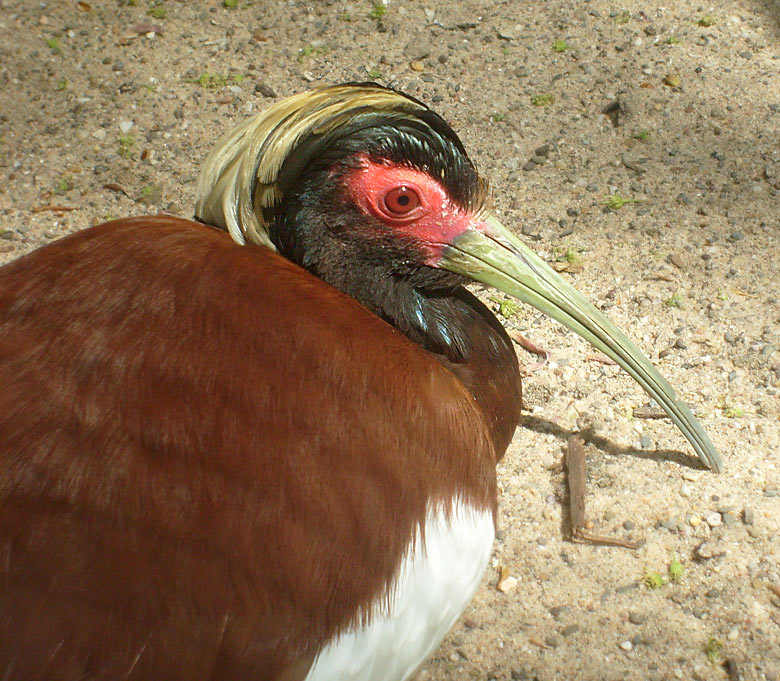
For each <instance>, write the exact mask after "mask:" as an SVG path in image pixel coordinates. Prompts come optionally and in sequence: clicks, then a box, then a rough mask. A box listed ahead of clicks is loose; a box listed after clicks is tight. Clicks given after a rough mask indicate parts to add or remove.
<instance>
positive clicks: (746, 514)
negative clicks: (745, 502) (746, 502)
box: [742, 506, 755, 525]
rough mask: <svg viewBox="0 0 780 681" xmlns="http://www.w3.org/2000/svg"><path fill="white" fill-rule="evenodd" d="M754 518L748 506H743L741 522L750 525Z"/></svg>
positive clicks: (753, 513)
mask: <svg viewBox="0 0 780 681" xmlns="http://www.w3.org/2000/svg"><path fill="white" fill-rule="evenodd" d="M754 520H755V512H754V511H753V509H752V508H751V507H750V506H745V508H743V509H742V522H744V523H745V525H752V524H753V521H754Z"/></svg>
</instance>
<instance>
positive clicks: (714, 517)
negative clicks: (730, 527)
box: [704, 511, 723, 527]
mask: <svg viewBox="0 0 780 681" xmlns="http://www.w3.org/2000/svg"><path fill="white" fill-rule="evenodd" d="M704 520H706V521H707V525H709V526H710V527H718V525H720V524H721V523H722V522H723V517H722V516H721V515H720V513H718V512H716V511H710V512H709V513H708V514H707V515H706V516H705V517H704Z"/></svg>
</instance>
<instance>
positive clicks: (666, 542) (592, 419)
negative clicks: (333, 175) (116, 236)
mask: <svg viewBox="0 0 780 681" xmlns="http://www.w3.org/2000/svg"><path fill="white" fill-rule="evenodd" d="M228 4H230V3H228ZM372 13H373V16H372ZM380 14H382V8H375V7H374V5H373V4H372V3H370V2H342V1H341V0H333V1H325V2H315V1H312V2H297V1H294V0H291V1H289V2H261V1H259V0H258V1H255V2H250V1H249V0H238V7H236V8H234V9H233V8H227V7H225V6H224V4H223V2H221V1H220V2H217V1H216V0H213V1H211V2H195V1H193V2H177V1H175V0H167V1H162V0H160V1H157V2H151V1H150V2H147V1H146V0H136V1H135V2H127V1H122V2H117V1H116V0H111V1H108V0H106V1H105V2H103V1H101V0H89V2H73V1H71V0H68V1H67V2H55V1H53V0H50V1H48V2H33V0H0V86H1V87H2V97H1V98H0V177H2V182H0V258H2V260H3V261H8V260H11V259H13V258H15V257H18V256H20V255H22V254H23V253H26V252H28V251H30V250H32V249H34V248H36V247H38V246H40V245H41V244H44V243H47V242H48V241H49V240H51V239H54V238H58V237H60V236H62V235H64V234H67V233H69V232H72V231H74V230H77V229H82V228H84V227H87V226H89V225H91V224H94V223H98V222H102V221H104V220H107V219H109V218H114V217H124V216H130V215H137V214H144V213H150V212H151V213H155V212H158V211H160V210H166V211H170V212H173V213H175V214H178V215H182V216H189V215H191V214H192V208H193V204H194V196H193V195H194V190H195V181H196V178H197V174H198V169H199V165H200V162H201V160H202V159H203V157H204V156H205V154H206V153H207V151H208V150H209V148H210V147H211V145H212V144H213V142H214V140H215V139H216V138H217V137H218V136H220V135H221V134H223V133H224V132H226V131H227V130H228V129H230V128H231V127H232V126H233V125H235V124H236V123H237V122H239V121H241V120H243V119H245V118H246V117H247V116H248V115H249V114H250V113H252V112H254V111H257V110H259V109H261V108H262V107H264V106H266V105H267V104H268V103H269V102H271V101H274V100H275V98H277V97H283V96H286V95H288V94H291V93H294V92H298V91H301V90H304V89H307V88H308V87H311V86H316V85H319V84H325V83H333V82H339V81H345V80H367V79H374V80H377V81H379V82H381V83H385V84H389V85H392V86H394V87H398V88H401V89H403V90H406V91H408V92H410V93H411V94H414V95H415V96H417V97H419V98H422V99H423V100H424V101H426V102H429V103H431V104H432V105H433V106H434V107H435V108H436V109H437V110H438V111H439V112H440V113H442V114H443V115H444V116H445V117H446V118H447V119H448V120H449V121H450V122H451V123H453V125H454V127H455V128H456V129H457V130H458V131H459V133H460V135H461V137H462V139H463V140H464V142H465V144H466V146H467V148H468V149H469V150H470V152H471V154H472V156H473V158H474V159H475V161H476V162H477V164H478V166H479V167H480V169H481V171H482V172H483V173H484V174H485V176H486V177H487V178H489V180H490V182H491V186H492V195H493V202H494V205H495V209H496V211H497V212H498V213H499V214H500V215H501V217H502V219H503V220H504V221H505V223H506V224H508V225H511V226H513V227H514V228H516V229H517V230H518V231H522V232H523V233H524V234H526V235H527V239H528V241H529V243H531V244H533V245H534V246H535V247H536V248H537V249H538V251H539V252H540V253H541V254H542V255H543V256H544V257H546V258H547V259H548V260H559V261H561V262H562V265H563V264H564V263H565V264H566V265H567V266H569V267H570V268H571V269H572V270H573V272H571V273H570V274H568V275H566V276H571V277H572V279H573V281H574V283H575V285H576V286H577V287H578V288H580V290H582V291H583V292H584V293H586V294H587V295H588V296H589V297H590V298H591V299H592V300H593V301H594V302H595V303H596V304H598V305H599V306H601V307H603V308H605V309H608V313H609V315H610V316H611V317H612V318H613V320H614V321H616V322H617V324H618V325H619V326H620V327H621V328H623V329H624V330H625V331H626V332H628V334H629V335H630V336H632V337H633V338H634V339H636V340H637V341H638V343H639V345H640V346H641V347H642V348H643V349H644V350H645V352H646V353H647V354H648V355H649V356H650V357H651V358H652V359H653V361H654V362H657V364H658V366H659V367H660V369H661V370H662V372H663V373H664V374H665V375H666V376H667V377H668V378H669V380H670V381H671V383H672V384H673V385H675V386H676V387H677V388H678V391H679V392H680V394H681V395H682V396H683V398H684V399H685V400H686V401H688V402H689V404H690V405H691V406H692V408H693V409H694V411H695V412H696V413H697V414H699V415H700V417H701V421H702V423H703V425H704V427H705V428H706V429H707V431H708V432H709V434H710V436H711V437H712V440H713V441H714V442H715V443H716V445H717V446H718V448H719V449H720V451H721V452H722V454H723V456H724V458H725V461H726V469H725V472H724V473H723V474H721V475H714V474H712V473H709V472H705V471H703V470H702V469H701V468H700V466H699V464H698V462H697V460H696V459H695V457H694V455H693V453H692V452H691V450H690V449H689V447H688V445H687V443H686V442H685V441H684V440H683V439H682V437H681V436H680V435H679V433H677V432H676V431H675V429H674V428H673V427H672V426H671V424H670V422H668V421H664V420H647V419H643V418H638V417H636V416H635V415H634V413H633V409H634V408H636V407H641V406H643V405H646V404H647V400H646V397H645V396H644V394H643V393H642V392H641V391H640V389H639V388H638V387H637V386H636V385H634V384H633V383H632V382H631V381H630V380H629V379H628V378H627V377H625V375H622V374H619V373H618V372H617V371H616V369H615V367H610V366H604V365H601V364H598V363H595V362H593V361H592V360H591V359H589V357H590V356H591V355H592V354H593V352H592V351H591V350H590V349H589V348H588V347H587V346H586V344H585V343H584V342H581V341H580V340H579V339H578V338H576V337H575V336H574V335H573V334H572V333H569V332H567V331H565V330H562V329H561V328H560V327H558V326H556V325H554V324H552V323H551V322H549V321H548V320H546V319H544V318H543V317H541V316H540V315H539V314H538V313H536V312H535V311H534V310H531V309H525V308H521V309H517V310H516V309H512V308H510V307H508V306H507V305H504V306H503V308H502V309H503V312H504V313H505V317H506V319H505V321H506V323H507V325H508V326H509V327H510V328H513V329H516V330H519V331H521V332H522V333H524V334H525V335H527V336H528V337H530V338H531V339H532V340H533V341H534V342H535V343H537V344H539V345H542V346H544V347H546V348H548V349H550V350H551V352H552V361H551V363H550V364H549V365H548V366H547V367H546V368H545V369H543V370H541V371H538V372H535V373H533V374H532V375H531V376H530V377H529V378H528V379H527V381H526V383H525V386H526V388H525V391H526V401H527V416H526V418H525V421H524V423H523V425H522V427H521V428H519V429H518V431H517V435H516V437H515V440H514V443H513V445H512V447H511V449H510V450H509V452H508V455H507V457H506V459H505V461H504V462H503V463H502V464H501V466H500V470H499V474H500V486H501V499H500V505H501V513H500V526H501V529H500V532H499V540H498V541H497V542H496V547H495V554H494V558H493V563H492V565H491V567H490V568H489V569H488V573H487V575H486V578H485V582H484V585H483V587H482V589H481V590H480V592H479V594H478V596H477V598H476V599H475V601H474V603H473V604H472V606H471V607H470V608H469V610H468V611H467V613H466V617H465V618H464V619H463V620H461V622H459V623H458V624H457V625H456V626H455V628H454V630H453V631H452V633H451V634H450V636H449V638H448V639H447V641H446V642H445V643H444V645H443V646H442V648H441V649H440V650H439V651H438V653H437V654H436V655H435V657H434V658H433V659H432V660H431V661H430V662H429V663H428V665H427V666H426V667H425V668H424V669H423V670H422V672H421V673H420V675H419V679H427V680H430V681H433V680H437V681H439V680H444V679H448V680H453V681H454V680H464V681H465V680H467V679H468V680H470V679H501V680H504V679H534V678H538V679H539V680H540V681H549V680H553V679H583V680H586V679H587V680H590V679H592V680H594V681H595V680H603V679H698V680H701V679H727V678H732V679H740V678H744V679H768V680H772V679H775V680H777V679H779V678H780V567H779V565H780V538H779V537H778V535H779V534H780V532H779V530H778V526H779V525H780V496H779V495H780V492H778V489H779V488H780V470H778V466H779V464H780V455H779V454H778V449H779V448H780V420H779V412H780V400H779V399H778V391H779V390H780V330H779V327H780V324H779V322H780V303H778V298H779V297H780V291H779V290H778V289H780V268H779V267H778V262H780V259H779V258H778V254H777V251H776V250H775V249H776V248H778V237H777V234H778V230H780V6H778V5H777V4H771V3H770V4H767V3H765V2H760V1H758V0H756V1H751V0H742V1H737V0H724V2H722V3H720V5H719V6H717V7H708V6H700V5H697V4H695V3H686V2H684V1H683V0H669V2H667V3H665V6H664V7H663V8H660V7H655V6H650V5H644V4H642V3H640V2H636V1H634V0H624V1H623V3H622V4H614V5H610V4H608V3H607V2H606V1H605V0H592V1H591V2H577V3H566V2H562V1H561V0H550V1H549V2H538V1H535V2H525V3H520V2H516V1H503V2H496V1H490V2H489V1H487V0H484V1H477V0H463V1H461V2H451V3H445V2H440V3H436V2H430V3H427V4H426V3H418V2H413V1H412V0H405V2H403V3H402V2H396V0H390V3H389V5H388V6H387V8H386V12H385V13H384V16H381V17H380V16H378V15H380ZM610 103H613V109H614V108H616V110H617V115H615V111H613V112H612V114H611V115H609V114H605V113H603V111H604V109H605V107H608V105H610ZM545 145H546V147H547V148H546V149H539V148H540V147H543V146H545ZM538 149H539V153H537V150H538ZM544 152H546V154H545V153H544ZM534 156H535V157H536V158H535V159H534V161H532V160H531V158H532V157H534ZM608 195H613V196H614V195H618V196H620V197H623V198H630V199H637V200H639V202H637V203H627V204H626V205H623V206H622V207H621V208H619V209H615V210H608V209H606V208H605V206H604V203H605V197H607V196H608ZM47 206H49V207H50V206H64V207H67V208H68V210H67V211H66V210H62V211H59V212H57V211H52V210H40V209H41V207H47ZM71 209H72V210H71ZM569 261H573V262H569ZM0 295H2V291H0ZM486 295H487V296H489V297H493V298H494V299H495V300H494V301H493V302H492V303H491V304H493V305H494V307H495V308H496V309H499V302H500V301H501V300H502V298H501V297H496V296H493V294H486ZM486 299H488V298H486ZM523 361H527V362H528V363H532V362H533V361H535V358H534V357H533V356H531V355H528V358H527V360H526V359H525V357H524V358H523ZM580 428H589V429H590V432H591V433H592V434H593V436H592V437H591V438H590V440H589V442H588V444H587V447H586V449H587V453H588V456H589V476H588V496H587V504H588V516H589V518H590V519H591V521H592V522H593V525H594V527H593V530H592V531H593V532H597V533H600V534H605V535H609V536H613V537H618V538H624V539H625V538H633V539H636V540H642V541H643V542H644V543H643V545H642V547H641V548H640V549H639V550H637V551H630V550H627V549H623V548H612V547H596V546H591V545H583V544H577V543H572V542H571V541H569V539H568V529H569V525H568V522H569V521H568V512H567V511H566V504H565V501H566V493H565V485H564V475H563V473H561V472H560V471H559V470H557V469H555V467H554V466H555V464H556V463H557V462H558V461H559V460H560V458H561V453H562V450H563V448H564V446H565V442H566V438H567V436H568V435H569V434H570V433H571V432H573V431H576V430H578V429H580ZM675 557H676V559H678V560H679V562H680V563H681V564H682V566H683V568H684V572H683V574H682V577H681V578H680V579H679V580H678V581H676V582H670V583H667V584H663V585H662V586H660V588H657V589H649V588H647V587H646V586H645V585H644V581H643V579H644V577H645V575H646V574H647V573H649V572H657V573H659V574H660V575H662V576H666V575H668V567H669V565H670V563H672V561H673V559H674V558H675ZM502 566H503V567H505V568H506V569H507V570H508V571H509V573H510V575H512V576H514V577H515V578H516V579H517V580H518V581H517V584H516V586H515V588H514V589H513V590H511V591H509V592H508V593H502V592H500V591H498V590H497V589H496V581H497V575H498V572H499V568H500V567H502ZM708 650H709V653H710V655H709V656H708V654H707V653H708ZM710 658H712V659H710Z"/></svg>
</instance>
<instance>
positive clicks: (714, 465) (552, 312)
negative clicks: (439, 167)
mask: <svg viewBox="0 0 780 681" xmlns="http://www.w3.org/2000/svg"><path fill="white" fill-rule="evenodd" d="M439 267H442V268H443V269H448V270H450V271H452V272H457V273H458V274H462V275H464V276H466V277H468V278H469V279H473V280H475V281H479V282H482V283H484V284H488V285H490V286H494V287H495V288H497V289H500V290H501V291H503V292H504V293H506V294H508V295H510V296H513V297H515V298H517V299H519V300H521V301H523V302H524V303H529V304H530V305H533V306H534V307H535V308H537V309H538V310H541V311H542V312H544V313H545V314H546V315H548V316H550V317H552V318H553V319H555V320H557V321H559V322H560V323H561V324H564V325H565V326H568V327H569V328H570V329H571V330H572V331H574V332H576V333H577V334H579V335H580V336H582V337H583V338H584V339H585V340H587V341H588V342H589V343H590V344H591V345H593V346H594V347H596V348H598V349H599V350H601V352H603V353H604V354H605V355H607V357H610V358H611V359H613V360H614V361H615V362H617V363H618V365H620V366H621V367H622V368H623V369H625V370H626V371H627V372H628V373H629V375H630V376H631V377H632V378H633V379H634V380H635V381H636V382H637V383H639V385H641V386H642V388H644V390H645V392H646V393H647V394H648V395H650V397H652V398H653V399H654V400H655V401H656V402H658V404H659V405H660V406H661V407H662V408H663V409H664V411H666V413H667V414H668V415H669V417H670V418H671V419H672V421H674V423H675V425H676V426H677V427H678V428H679V429H680V430H681V431H682V433H683V435H685V437H686V438H687V439H688V442H690V443H691V445H692V446H693V448H694V449H695V450H696V453H697V454H698V455H699V458H701V460H702V461H703V462H704V463H705V464H706V465H707V466H708V467H709V468H711V469H713V470H714V471H716V472H720V471H721V470H722V469H723V462H722V461H721V458H720V455H719V454H718V452H717V451H716V450H715V447H714V445H713V444H712V442H711V441H710V439H709V437H707V434H706V433H705V432H704V429H703V428H702V427H701V424H700V423H699V422H698V421H697V420H696V417H695V416H694V415H693V414H692V413H691V410H690V409H689V408H688V407H687V406H686V405H685V404H683V403H682V402H680V401H679V400H678V399H677V396H676V395H675V394H674V390H672V387H671V386H670V385H669V384H668V383H667V382H666V380H665V379H664V378H663V376H661V374H659V373H658V371H657V370H656V368H655V367H654V366H653V365H652V364H651V363H650V360H649V359H647V357H645V356H644V355H643V354H642V352H641V351H640V350H639V349H638V348H637V347H636V346H635V345H634V344H633V343H632V342H631V341H630V340H629V339H628V338H627V337H626V336H625V334H623V333H622V332H621V331H620V330H619V329H618V328H617V327H616V326H615V325H614V324H612V322H610V321H609V319H607V318H606V317H605V316H604V315H603V314H602V313H601V312H599V311H598V310H597V309H596V308H595V307H594V306H593V305H591V303H589V302H588V301H587V300H586V298H585V297H584V296H583V295H582V294H581V293H580V292H579V291H577V289H575V288H574V287H573V286H572V285H571V284H569V283H568V282H567V281H566V280H565V279H564V278H563V277H562V276H560V275H559V274H558V273H557V272H555V270H553V269H552V268H551V267H550V266H549V265H548V264H547V263H545V262H544V261H543V260H542V259H541V258H540V257H539V256H538V255H536V253H534V252H533V251H532V250H531V249H530V248H528V247H527V246H526V245H525V244H524V243H523V242H522V241H520V240H519V239H518V238H517V237H516V236H515V235H514V234H512V233H511V232H510V231H509V230H508V229H506V227H504V226H503V225H502V224H501V223H500V222H499V221H498V220H496V218H494V217H492V216H490V217H488V218H487V219H484V220H481V221H480V222H479V223H475V225H474V226H473V227H471V228H469V229H468V230H467V231H465V232H464V233H463V234H460V235H459V236H458V237H457V238H456V239H455V240H454V241H453V242H452V243H451V244H450V245H449V246H447V247H446V248H445V249H444V252H443V254H442V260H441V261H440V262H439Z"/></svg>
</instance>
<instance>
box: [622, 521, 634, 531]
mask: <svg viewBox="0 0 780 681" xmlns="http://www.w3.org/2000/svg"><path fill="white" fill-rule="evenodd" d="M635 527H636V525H635V524H634V523H633V522H631V521H630V520H626V521H625V522H624V523H623V529H624V530H626V531H627V532H631V530H633V529H634V528H635Z"/></svg>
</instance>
